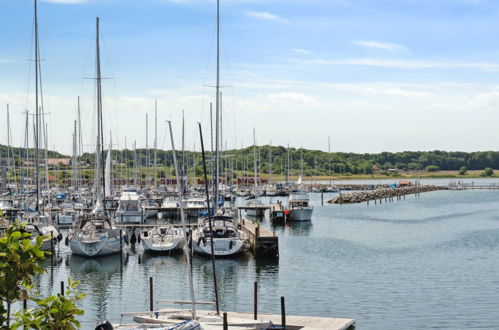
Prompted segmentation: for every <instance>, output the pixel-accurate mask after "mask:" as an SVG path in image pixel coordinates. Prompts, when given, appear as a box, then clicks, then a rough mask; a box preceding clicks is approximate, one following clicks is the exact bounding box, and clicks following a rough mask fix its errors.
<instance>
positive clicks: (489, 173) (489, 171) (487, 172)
mask: <svg viewBox="0 0 499 330" xmlns="http://www.w3.org/2000/svg"><path fill="white" fill-rule="evenodd" d="M481 175H482V176H492V175H494V170H493V169H491V168H490V167H486V168H485V169H484V170H483V172H482V174H481Z"/></svg>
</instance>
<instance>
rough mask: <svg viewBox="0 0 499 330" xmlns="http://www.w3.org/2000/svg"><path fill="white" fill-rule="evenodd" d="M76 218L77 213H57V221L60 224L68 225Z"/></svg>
mask: <svg viewBox="0 0 499 330" xmlns="http://www.w3.org/2000/svg"><path fill="white" fill-rule="evenodd" d="M75 220H76V216H75V215H64V214H59V215H57V223H58V224H59V225H63V226H65V225H66V226H67V225H72V224H73V223H74V222H75Z"/></svg>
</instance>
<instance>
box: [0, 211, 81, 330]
mask: <svg viewBox="0 0 499 330" xmlns="http://www.w3.org/2000/svg"><path fill="white" fill-rule="evenodd" d="M2 219H3V218H2V213H1V212H0V220H2ZM42 242H43V237H42V236H40V235H38V236H36V239H35V240H34V241H33V240H32V235H31V234H30V233H29V232H27V231H26V230H25V229H24V225H23V224H21V223H19V222H15V223H14V224H12V225H10V226H9V227H8V228H7V229H6V231H5V232H4V234H3V235H2V236H1V237H0V274H2V276H0V324H2V325H7V328H8V329H10V319H11V306H12V304H13V303H14V302H20V301H23V300H31V301H34V302H35V303H36V304H37V307H36V308H34V309H30V310H24V311H22V312H20V311H19V312H17V313H15V322H14V324H13V325H12V329H17V328H19V327H21V326H25V328H34V329H63V330H69V329H76V328H79V327H80V324H79V322H78V320H77V319H76V316H77V315H82V314H83V310H81V309H79V308H78V307H77V306H76V302H77V301H78V300H80V299H82V298H83V295H82V294H79V293H78V292H75V293H73V294H71V293H72V290H75V289H76V286H77V284H78V282H74V281H72V280H71V279H68V287H67V291H66V294H65V295H57V296H49V297H47V298H44V299H42V298H39V297H38V294H37V293H36V292H33V291H32V285H33V280H34V277H35V275H37V274H41V273H43V272H44V269H43V267H42V262H43V260H45V253H44V252H43V251H42V250H41V246H42ZM5 306H6V307H5ZM2 329H3V327H2Z"/></svg>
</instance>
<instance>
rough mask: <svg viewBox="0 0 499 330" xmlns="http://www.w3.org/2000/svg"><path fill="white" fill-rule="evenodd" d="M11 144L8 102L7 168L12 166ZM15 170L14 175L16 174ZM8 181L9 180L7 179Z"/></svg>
mask: <svg viewBox="0 0 499 330" xmlns="http://www.w3.org/2000/svg"><path fill="white" fill-rule="evenodd" d="M10 156H11V145H10V114H9V104H8V103H7V169H8V168H9V167H10V166H11V164H10V162H11V158H10ZM15 172H16V171H15V170H14V175H15ZM7 181H8V180H7Z"/></svg>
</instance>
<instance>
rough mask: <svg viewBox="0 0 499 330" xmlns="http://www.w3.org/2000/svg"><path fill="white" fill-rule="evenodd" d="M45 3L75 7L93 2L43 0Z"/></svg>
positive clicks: (85, 0) (81, 0)
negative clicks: (74, 5)
mask: <svg viewBox="0 0 499 330" xmlns="http://www.w3.org/2000/svg"><path fill="white" fill-rule="evenodd" d="M42 1H43V2H50V3H58V4H61V5H73V4H78V3H85V2H89V1H91V0H42Z"/></svg>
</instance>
